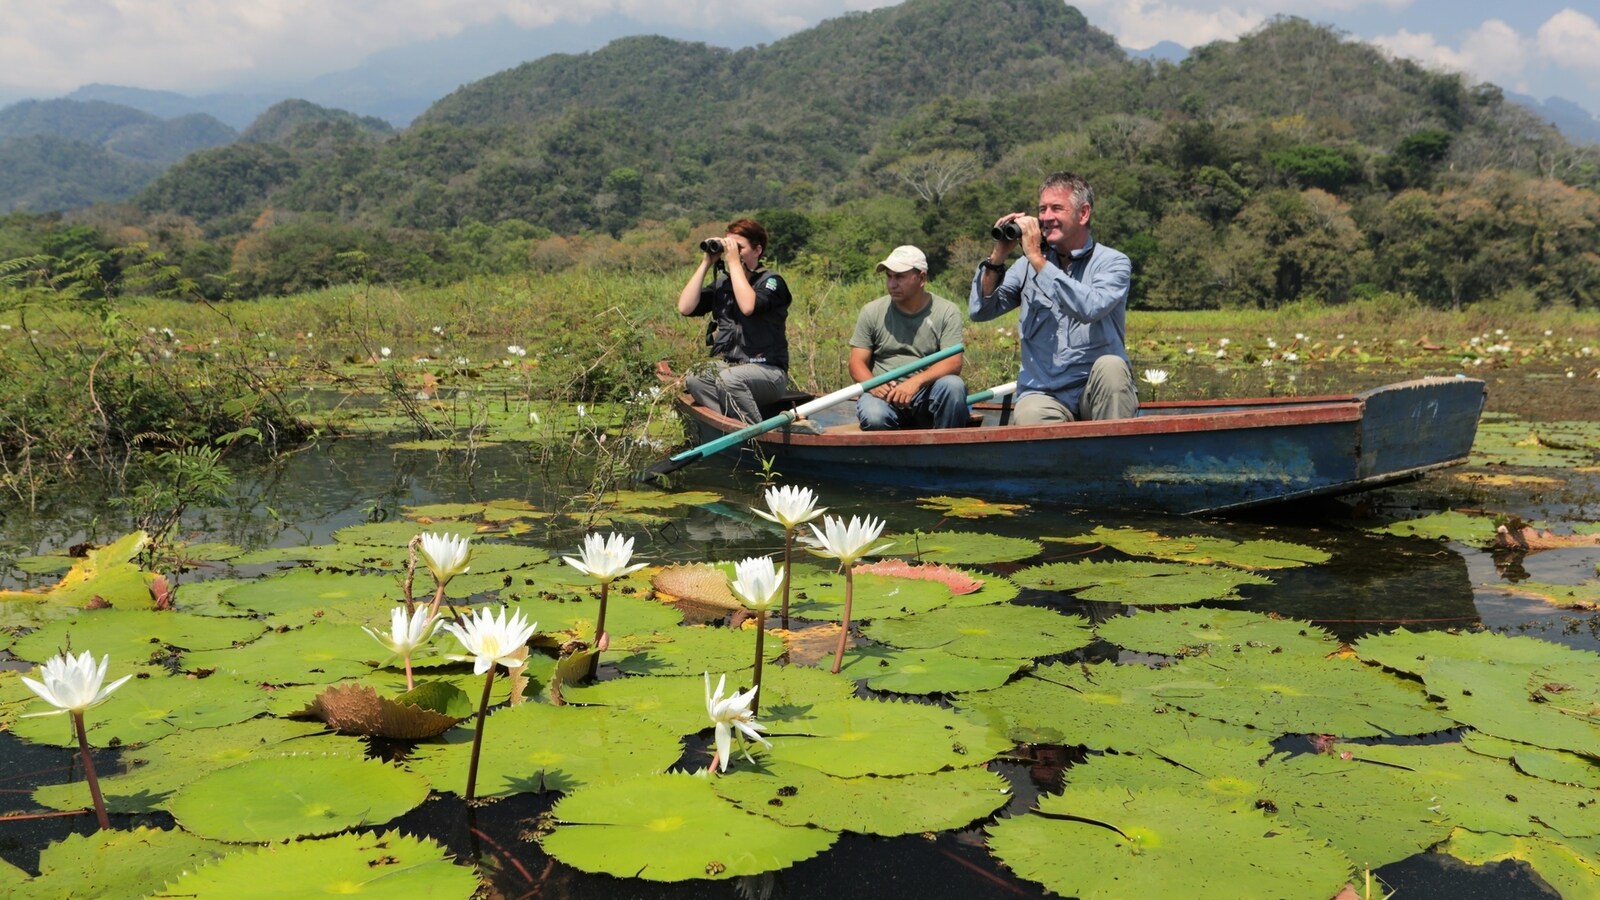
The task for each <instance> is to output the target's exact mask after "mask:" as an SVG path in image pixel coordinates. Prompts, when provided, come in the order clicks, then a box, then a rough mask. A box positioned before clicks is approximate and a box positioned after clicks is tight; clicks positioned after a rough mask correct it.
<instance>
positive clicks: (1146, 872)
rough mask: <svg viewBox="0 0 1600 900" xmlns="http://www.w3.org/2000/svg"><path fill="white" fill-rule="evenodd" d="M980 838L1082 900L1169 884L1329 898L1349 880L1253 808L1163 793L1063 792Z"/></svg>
mask: <svg viewBox="0 0 1600 900" xmlns="http://www.w3.org/2000/svg"><path fill="white" fill-rule="evenodd" d="M988 833H989V849H990V851H991V852H993V853H994V855H995V856H996V857H998V858H999V859H1000V861H1001V862H1003V863H1005V865H1006V866H1007V867H1008V868H1010V869H1011V870H1012V871H1013V872H1016V873H1017V874H1018V875H1019V876H1021V877H1023V878H1026V879H1028V880H1030V881H1037V882H1039V883H1040V884H1042V885H1044V886H1045V887H1046V888H1048V889H1049V890H1051V891H1054V892H1055V893H1057V894H1061V895H1063V896H1072V897H1081V898H1083V900H1093V898H1124V897H1160V896H1165V895H1167V894H1169V893H1170V892H1171V890H1172V886H1173V885H1177V884H1181V885H1183V895H1184V896H1185V897H1193V898H1211V897H1216V898H1227V900H1236V898H1239V897H1332V896H1333V895H1334V894H1336V893H1338V892H1339V890H1340V889H1341V888H1342V887H1343V886H1344V885H1345V883H1346V881H1347V880H1348V879H1349V877H1350V874H1351V866H1350V861H1349V860H1348V859H1346V858H1345V857H1344V856H1343V855H1342V854H1340V853H1339V852H1338V851H1337V850H1333V849H1331V848H1329V847H1327V846H1326V844H1324V843H1323V842H1322V841H1320V840H1317V839H1315V838H1312V837H1310V836H1309V835H1307V834H1305V833H1304V832H1302V831H1300V830H1299V829H1297V828H1294V827H1292V826H1287V825H1285V824H1284V823H1282V822H1277V821H1272V820H1270V819H1268V818H1267V817H1266V816H1265V815H1263V814H1262V813H1261V812H1260V811H1259V810H1256V809H1253V808H1250V807H1248V806H1244V805H1239V806H1232V807H1225V806H1219V805H1217V804H1216V803H1215V802H1214V801H1212V800H1209V799H1203V798H1196V797H1190V796H1187V795H1184V794H1180V793H1178V792H1176V791H1170V790H1159V789H1142V790H1134V791H1129V790H1125V789H1117V788H1082V789H1079V788H1074V787H1072V786H1070V785H1069V786H1068V787H1067V790H1066V791H1065V793H1063V794H1062V795H1060V796H1045V797H1041V798H1040V800H1039V809H1038V812H1037V813H1033V814H1029V815H1025V816H1018V817H1016V818H1013V819H1006V820H1004V821H1001V822H1000V823H998V824H996V825H993V826H991V827H990V828H989V829H988ZM1063 847H1070V848H1072V852H1070V853H1063V852H1062V848H1063ZM1219 847H1227V848H1228V851H1227V852H1226V853H1219V852H1218V848H1219Z"/></svg>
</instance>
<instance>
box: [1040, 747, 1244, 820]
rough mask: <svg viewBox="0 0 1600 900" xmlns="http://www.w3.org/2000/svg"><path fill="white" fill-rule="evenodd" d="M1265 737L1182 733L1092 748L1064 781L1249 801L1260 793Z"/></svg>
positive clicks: (1219, 800) (1098, 786)
mask: <svg viewBox="0 0 1600 900" xmlns="http://www.w3.org/2000/svg"><path fill="white" fill-rule="evenodd" d="M1272 752H1273V751H1272V744H1271V743H1270V742H1268V741H1267V740H1266V739H1265V738H1259V737H1258V738H1255V739H1232V738H1221V739H1215V740H1206V739H1192V738H1183V739H1180V740H1177V741H1173V742H1171V743H1168V744H1162V745H1161V746H1160V747H1157V748H1153V749H1151V750H1150V751H1149V752H1146V753H1141V754H1129V753H1096V754H1091V755H1090V757H1089V759H1088V762H1087V763H1085V764H1084V765H1079V766H1073V767H1072V768H1071V769H1070V770H1069V771H1068V773H1067V781H1069V782H1070V783H1071V784H1073V785H1075V786H1077V787H1095V788H1124V789H1126V790H1138V789H1141V788H1161V789H1165V790H1175V791H1178V792H1179V793H1183V794H1188V795H1191V796H1195V797H1208V798H1210V799H1212V800H1214V801H1217V802H1219V803H1230V804H1231V803H1239V802H1252V803H1253V802H1254V801H1255V800H1257V799H1258V798H1260V797H1261V796H1262V786H1261V785H1262V779H1263V777H1264V774H1265V773H1264V772H1263V770H1262V768H1261V763H1262V761H1263V760H1265V759H1266V758H1267V757H1269V756H1271V755H1272Z"/></svg>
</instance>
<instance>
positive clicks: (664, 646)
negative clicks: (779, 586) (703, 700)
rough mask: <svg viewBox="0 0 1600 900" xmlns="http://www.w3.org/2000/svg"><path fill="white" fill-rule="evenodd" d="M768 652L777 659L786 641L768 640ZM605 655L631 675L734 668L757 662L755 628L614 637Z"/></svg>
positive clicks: (694, 628) (690, 629)
mask: <svg viewBox="0 0 1600 900" xmlns="http://www.w3.org/2000/svg"><path fill="white" fill-rule="evenodd" d="M608 625H609V623H608ZM606 630H607V631H610V628H609V627H608V628H607V629H606ZM765 652H766V654H767V657H768V659H776V658H777V657H779V656H782V655H783V652H784V651H783V643H782V642H781V641H769V642H767V645H766V648H765ZM605 659H607V660H609V661H612V662H614V664H615V665H616V667H617V671H619V672H623V673H625V674H628V675H698V674H701V673H704V672H735V671H738V670H740V669H748V668H751V667H752V666H754V665H755V660H756V638H755V634H754V633H753V632H752V633H750V634H745V633H743V632H742V631H735V630H733V629H729V628H708V627H705V626H683V627H679V628H673V629H670V630H667V631H657V632H653V633H651V634H640V635H628V636H624V637H620V638H618V637H614V638H613V639H612V644H611V649H610V650H609V651H607V653H606V656H605Z"/></svg>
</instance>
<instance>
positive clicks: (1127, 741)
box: [954, 663, 1250, 752]
mask: <svg viewBox="0 0 1600 900" xmlns="http://www.w3.org/2000/svg"><path fill="white" fill-rule="evenodd" d="M1181 678H1182V676H1180V675H1178V674H1176V673H1174V672H1172V671H1171V670H1170V669H1149V668H1146V667H1144V666H1137V665H1133V666H1118V665H1114V664H1111V663H1099V664H1096V665H1089V666H1081V665H1064V664H1054V665H1048V666H1040V667H1039V668H1038V669H1035V670H1034V671H1033V672H1032V673H1030V674H1029V675H1026V676H1024V677H1022V678H1018V679H1017V680H1015V681H1013V682H1011V683H1010V684H1007V685H1006V686H1005V687H1002V688H999V689H996V690H992V691H979V692H976V693H971V694H960V695H958V696H957V697H956V698H955V699H954V702H955V705H956V708H957V709H962V710H968V711H970V712H972V713H973V714H974V715H977V716H981V717H983V719H984V720H985V721H990V722H993V723H995V725H996V726H997V727H1000V728H1002V729H1004V730H1005V731H1006V733H1007V734H1008V735H1009V736H1010V737H1011V738H1012V739H1013V740H1017V741H1026V742H1030V743H1040V744H1066V745H1069V746H1077V745H1082V746H1085V747H1088V748H1090V749H1092V750H1116V751H1118V752H1136V751H1139V750H1143V749H1146V748H1148V747H1150V746H1152V745H1153V744H1166V743H1169V742H1171V741H1173V740H1176V739H1178V738H1181V737H1184V736H1188V737H1192V738H1233V739H1239V740H1242V739H1245V738H1248V737H1249V734H1250V733H1249V732H1248V731H1247V730H1246V729H1244V728H1243V727H1242V726H1238V725H1229V724H1226V723H1223V722H1217V721H1214V720H1211V719H1204V718H1200V717H1198V716H1192V715H1188V714H1186V713H1184V712H1183V710H1181V709H1179V708H1178V707H1177V706H1176V705H1175V704H1172V703H1169V702H1166V701H1163V700H1160V699H1157V697H1156V696H1155V693H1156V691H1157V690H1158V689H1160V688H1162V687H1165V686H1168V685H1171V684H1173V683H1176V682H1178V681H1180V680H1181Z"/></svg>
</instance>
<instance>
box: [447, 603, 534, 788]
mask: <svg viewBox="0 0 1600 900" xmlns="http://www.w3.org/2000/svg"><path fill="white" fill-rule="evenodd" d="M537 627H538V625H537V624H536V623H530V622H529V621H528V620H527V619H526V618H525V617H524V616H523V615H522V611H521V610H518V611H517V612H515V613H512V615H511V618H510V619H507V618H506V607H504V606H502V607H500V611H499V612H498V613H496V612H492V611H490V610H488V609H480V610H478V612H477V614H476V615H473V616H469V617H468V618H467V619H466V620H464V621H463V622H461V623H460V624H459V625H457V624H455V623H453V622H452V623H447V624H446V625H445V626H444V628H445V630H446V631H448V632H450V633H451V634H453V635H455V636H456V640H458V641H460V642H461V646H463V647H465V648H466V650H467V653H469V654H471V655H470V656H452V657H451V659H457V660H466V659H471V660H472V661H473V666H472V668H473V671H474V672H475V673H477V674H479V675H484V676H485V677H484V679H483V698H482V699H480V700H479V701H478V724H477V727H476V728H475V729H474V730H473V732H472V757H471V761H470V762H469V763H468V764H467V793H466V800H467V802H468V803H471V802H472V800H473V798H474V797H475V796H476V795H477V790H478V754H479V751H481V750H482V749H483V722H484V720H485V719H487V718H488V717H489V690H490V688H492V687H494V667H495V666H496V665H501V666H505V667H506V668H507V669H517V668H521V667H522V666H524V665H526V664H527V649H528V638H530V637H532V636H533V631H534V629H535V628H537Z"/></svg>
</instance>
